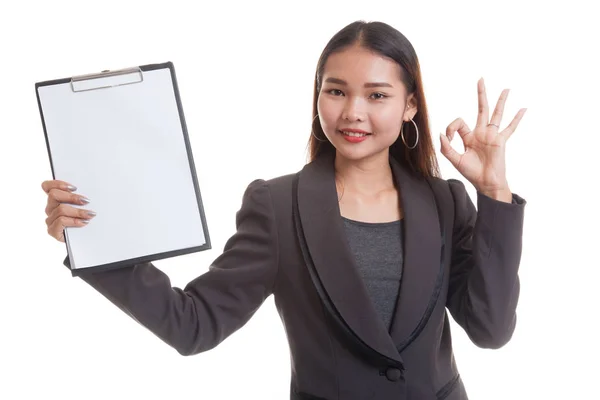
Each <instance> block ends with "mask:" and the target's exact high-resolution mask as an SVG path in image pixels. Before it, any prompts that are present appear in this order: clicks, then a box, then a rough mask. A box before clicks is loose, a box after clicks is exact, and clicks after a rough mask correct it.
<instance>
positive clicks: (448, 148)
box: [440, 133, 461, 168]
mask: <svg viewBox="0 0 600 400" xmlns="http://www.w3.org/2000/svg"><path fill="white" fill-rule="evenodd" d="M440 143H441V148H440V151H441V152H442V154H443V155H444V157H446V158H447V159H448V160H449V161H450V162H451V163H452V165H454V167H455V168H457V166H458V163H459V162H460V157H461V155H460V154H459V153H458V152H457V151H456V150H454V148H452V145H450V140H448V137H447V136H446V135H444V134H442V133H440Z"/></svg>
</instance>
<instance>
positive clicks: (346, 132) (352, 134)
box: [338, 129, 371, 137]
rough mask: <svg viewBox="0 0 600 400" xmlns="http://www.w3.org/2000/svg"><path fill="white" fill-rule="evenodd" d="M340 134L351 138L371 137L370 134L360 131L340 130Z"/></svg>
mask: <svg viewBox="0 0 600 400" xmlns="http://www.w3.org/2000/svg"><path fill="white" fill-rule="evenodd" d="M338 132H339V133H341V134H342V135H345V136H349V137H365V136H369V135H371V134H370V133H369V132H365V131H362V130H359V129H343V130H339V131H338Z"/></svg>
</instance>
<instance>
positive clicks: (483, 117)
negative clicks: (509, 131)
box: [476, 78, 489, 126]
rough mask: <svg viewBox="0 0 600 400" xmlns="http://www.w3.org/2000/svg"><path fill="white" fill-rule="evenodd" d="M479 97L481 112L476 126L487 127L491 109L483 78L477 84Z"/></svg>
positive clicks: (478, 114)
mask: <svg viewBox="0 0 600 400" xmlns="http://www.w3.org/2000/svg"><path fill="white" fill-rule="evenodd" d="M477 96H478V98H479V110H478V113H477V125H476V126H487V124H488V119H489V109H488V102H487V94H486V92H485V83H484V82H483V78H481V79H479V81H478V82H477Z"/></svg>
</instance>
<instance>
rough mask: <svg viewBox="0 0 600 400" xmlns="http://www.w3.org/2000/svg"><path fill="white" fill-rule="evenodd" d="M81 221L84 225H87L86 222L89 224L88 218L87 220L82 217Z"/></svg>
mask: <svg viewBox="0 0 600 400" xmlns="http://www.w3.org/2000/svg"><path fill="white" fill-rule="evenodd" d="M81 223H82V224H86V225H87V224H89V223H90V221H89V220H87V219H82V220H81Z"/></svg>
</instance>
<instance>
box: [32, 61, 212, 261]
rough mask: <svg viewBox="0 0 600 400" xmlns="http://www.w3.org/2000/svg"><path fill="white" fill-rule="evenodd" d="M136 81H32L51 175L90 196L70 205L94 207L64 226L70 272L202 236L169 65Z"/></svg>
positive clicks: (197, 241) (200, 241) (199, 241)
mask: <svg viewBox="0 0 600 400" xmlns="http://www.w3.org/2000/svg"><path fill="white" fill-rule="evenodd" d="M143 78H144V79H143V82H139V83H134V84H129V85H123V86H115V87H110V88H102V89H97V90H90V91H82V92H73V91H72V89H71V85H70V83H65V84H58V85H50V86H40V87H39V88H38V90H39V96H40V102H41V106H42V112H43V117H44V121H45V124H46V132H47V135H48V141H49V147H50V154H51V157H52V163H53V166H54V172H55V178H56V179H59V180H64V181H67V182H69V183H71V184H73V185H75V186H77V189H78V190H77V192H76V193H78V194H81V195H84V196H86V197H88V198H89V199H90V203H89V204H87V205H85V206H75V207H78V208H85V209H90V210H93V211H96V212H97V216H96V217H94V218H93V219H92V220H91V221H90V223H89V224H88V225H87V226H85V227H82V228H67V229H66V231H65V239H66V243H67V246H68V249H69V253H70V258H71V259H70V262H71V268H72V269H78V268H85V267H90V266H97V265H103V264H108V263H113V262H118V261H123V260H128V259H133V258H136V257H142V256H148V255H155V254H159V253H165V252H170V251H177V250H182V249H187V248H191V247H196V246H201V245H204V244H205V243H206V240H205V237H204V227H203V224H202V219H201V213H200V209H199V204H198V203H199V199H198V198H197V195H196V190H195V187H194V182H193V177H192V172H191V167H190V161H189V159H188V153H187V149H186V145H185V140H184V134H183V129H182V125H181V121H180V118H179V111H178V108H177V102H176V98H175V93H174V89H173V82H172V78H171V72H170V69H168V68H164V69H158V70H152V71H144V72H143ZM115 79H117V80H118V77H115Z"/></svg>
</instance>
